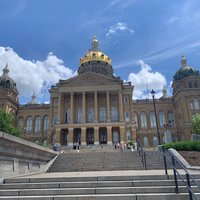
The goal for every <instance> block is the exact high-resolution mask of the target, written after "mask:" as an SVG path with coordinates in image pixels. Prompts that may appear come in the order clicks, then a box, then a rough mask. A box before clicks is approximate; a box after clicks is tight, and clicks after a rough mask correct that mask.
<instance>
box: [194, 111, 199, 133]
mask: <svg viewBox="0 0 200 200" xmlns="http://www.w3.org/2000/svg"><path fill="white" fill-rule="evenodd" d="M193 129H194V131H195V133H196V134H198V135H200V113H197V114H196V115H195V116H194V119H193Z"/></svg>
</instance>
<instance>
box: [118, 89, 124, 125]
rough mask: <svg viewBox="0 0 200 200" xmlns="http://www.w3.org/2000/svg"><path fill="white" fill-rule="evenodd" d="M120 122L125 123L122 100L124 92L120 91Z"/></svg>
mask: <svg viewBox="0 0 200 200" xmlns="http://www.w3.org/2000/svg"><path fill="white" fill-rule="evenodd" d="M118 97H119V120H120V122H123V121H124V112H123V99H122V92H121V91H119V94H118Z"/></svg>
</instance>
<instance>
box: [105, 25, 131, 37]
mask: <svg viewBox="0 0 200 200" xmlns="http://www.w3.org/2000/svg"><path fill="white" fill-rule="evenodd" d="M118 31H122V32H126V31H127V32H129V33H130V34H133V33H134V30H133V29H131V28H129V27H128V26H127V24H126V23H123V22H118V23H116V24H115V25H113V26H111V27H110V28H109V30H108V32H107V33H106V37H108V36H110V35H113V34H116V33H117V32H118Z"/></svg>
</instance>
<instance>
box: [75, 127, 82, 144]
mask: <svg viewBox="0 0 200 200" xmlns="http://www.w3.org/2000/svg"><path fill="white" fill-rule="evenodd" d="M75 142H78V143H79V144H81V129H80V128H75V129H74V143H75Z"/></svg>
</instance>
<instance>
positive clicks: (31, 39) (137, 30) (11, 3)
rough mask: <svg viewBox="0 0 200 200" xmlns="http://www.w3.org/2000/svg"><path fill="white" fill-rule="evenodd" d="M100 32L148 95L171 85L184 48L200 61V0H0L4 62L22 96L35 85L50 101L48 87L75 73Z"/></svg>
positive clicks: (118, 69)
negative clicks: (150, 91) (151, 91)
mask: <svg viewBox="0 0 200 200" xmlns="http://www.w3.org/2000/svg"><path fill="white" fill-rule="evenodd" d="M94 35H96V36H97V39H98V40H99V43H100V49H101V50H102V51H103V52H104V53H106V54H107V55H109V56H110V57H111V59H112V62H113V68H114V72H115V75H116V76H120V77H121V78H122V79H123V80H126V81H131V82H132V84H133V85H135V89H134V92H133V98H147V97H148V95H147V86H148V88H149V90H150V89H152V88H154V89H155V90H156V91H157V96H159V95H161V93H160V92H161V90H162V88H163V86H166V87H167V88H168V91H169V93H170V92H171V89H170V83H171V81H172V80H173V74H174V73H175V72H176V70H178V68H179V67H180V57H181V53H182V52H183V53H184V54H185V55H186V57H187V60H188V65H191V66H193V67H195V68H197V69H199V66H200V60H199V57H200V37H199V35H200V1H199V0H177V1H169V0H101V1H97V0H73V1H71V0H42V1H41V0H0V69H3V67H4V66H5V64H6V63H8V65H9V69H10V76H11V77H12V78H13V79H14V80H16V82H17V87H18V89H19V92H20V101H21V103H26V102H27V101H29V100H30V98H31V97H30V96H31V94H32V93H33V91H34V90H35V91H36V93H37V95H38V101H40V102H43V101H48V94H47V89H46V88H47V87H49V86H50V85H52V84H55V83H56V82H58V80H59V79H66V78H69V77H71V76H74V75H75V74H76V70H77V69H78V66H79V59H80V57H82V56H84V54H85V53H86V51H87V50H88V49H89V48H90V43H91V39H92V37H93V36H94ZM45 84H46V85H45ZM44 91H46V92H44ZM44 93H45V94H44Z"/></svg>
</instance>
